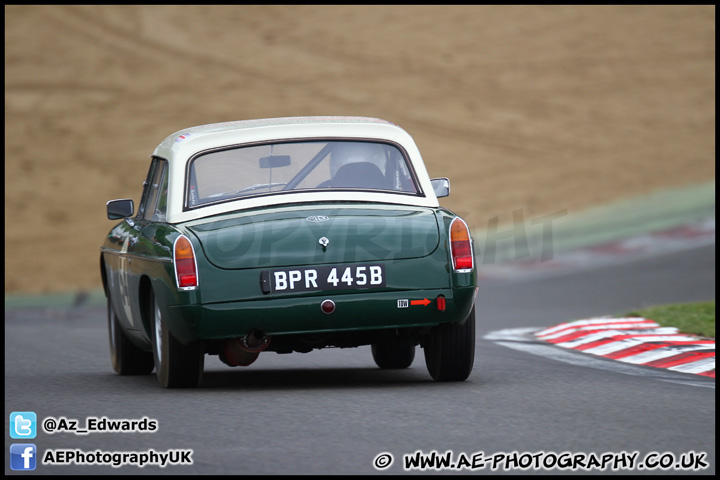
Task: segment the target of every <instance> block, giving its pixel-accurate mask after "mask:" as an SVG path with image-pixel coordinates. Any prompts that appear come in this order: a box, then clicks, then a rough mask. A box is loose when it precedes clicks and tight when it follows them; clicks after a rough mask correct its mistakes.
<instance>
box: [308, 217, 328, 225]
mask: <svg viewBox="0 0 720 480" xmlns="http://www.w3.org/2000/svg"><path fill="white" fill-rule="evenodd" d="M305 220H306V221H308V222H310V223H322V222H327V221H328V220H330V218H329V217H326V216H325V215H311V216H309V217H307V218H306V219H305Z"/></svg>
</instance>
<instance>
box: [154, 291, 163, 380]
mask: <svg viewBox="0 0 720 480" xmlns="http://www.w3.org/2000/svg"><path fill="white" fill-rule="evenodd" d="M155 349H156V350H157V354H156V357H157V358H156V361H157V367H158V370H160V363H161V362H162V324H161V317H160V306H159V305H158V303H157V302H155Z"/></svg>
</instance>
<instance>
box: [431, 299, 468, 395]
mask: <svg viewBox="0 0 720 480" xmlns="http://www.w3.org/2000/svg"><path fill="white" fill-rule="evenodd" d="M423 349H424V350H425V364H426V365H427V369H428V372H430V376H431V377H432V378H433V379H434V380H436V381H438V382H462V381H464V380H466V379H467V378H468V377H469V376H470V372H472V369H473V363H474V362H475V307H473V309H472V310H471V311H470V315H469V316H468V318H467V320H465V323H463V324H462V325H457V324H444V325H438V326H437V327H435V328H433V329H432V331H431V332H430V333H429V334H428V335H427V337H426V338H425V340H424V345H423Z"/></svg>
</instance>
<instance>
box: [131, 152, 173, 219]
mask: <svg viewBox="0 0 720 480" xmlns="http://www.w3.org/2000/svg"><path fill="white" fill-rule="evenodd" d="M166 213H167V162H166V161H165V160H162V159H159V158H156V159H154V160H153V165H152V166H151V167H150V172H149V174H148V180H147V181H146V185H145V190H144V191H143V198H142V201H141V204H140V209H139V210H138V216H139V217H141V218H144V219H145V220H153V221H162V220H165V215H166Z"/></svg>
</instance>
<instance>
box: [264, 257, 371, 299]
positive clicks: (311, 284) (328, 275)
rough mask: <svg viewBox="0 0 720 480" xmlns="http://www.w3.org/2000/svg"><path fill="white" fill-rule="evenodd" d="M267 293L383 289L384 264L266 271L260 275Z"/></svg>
mask: <svg viewBox="0 0 720 480" xmlns="http://www.w3.org/2000/svg"><path fill="white" fill-rule="evenodd" d="M260 284H261V285H262V289H263V292H264V293H284V292H307V291H312V290H347V289H363V288H382V287H384V286H385V265H383V264H367V265H343V266H322V267H302V268H282V269H276V270H264V271H263V272H262V273H261V274H260Z"/></svg>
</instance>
